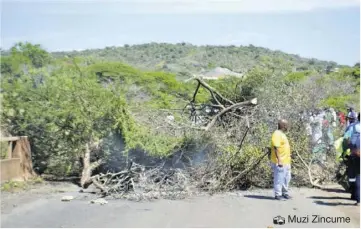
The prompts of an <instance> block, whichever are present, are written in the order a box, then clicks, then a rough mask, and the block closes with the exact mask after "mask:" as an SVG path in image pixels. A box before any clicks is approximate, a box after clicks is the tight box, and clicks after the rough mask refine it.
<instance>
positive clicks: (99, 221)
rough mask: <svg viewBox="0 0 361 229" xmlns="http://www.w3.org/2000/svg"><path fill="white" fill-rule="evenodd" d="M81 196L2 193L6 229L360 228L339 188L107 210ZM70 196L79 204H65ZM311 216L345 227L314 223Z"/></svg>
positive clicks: (68, 190)
mask: <svg viewBox="0 0 361 229" xmlns="http://www.w3.org/2000/svg"><path fill="white" fill-rule="evenodd" d="M58 186H59V187H60V185H58ZM58 186H57V188H59V187H58ZM78 191H79V190H78V188H77V187H75V186H71V185H68V186H66V187H65V189H64V188H63V190H60V189H59V190H58V191H55V192H49V191H48V190H47V188H41V189H39V188H38V189H37V190H31V191H27V192H22V193H15V194H10V193H2V198H1V227H117V228H119V227H261V228H266V227H291V228H294V227H321V228H327V227H331V228H332V227H357V228H359V227H360V207H357V206H354V202H353V201H350V200H349V199H348V197H349V195H347V194H345V193H343V192H342V190H341V189H337V188H336V189H334V188H332V189H330V190H328V191H321V190H316V189H307V188H301V189H298V188H297V189H296V188H295V189H293V190H291V193H292V195H293V199H292V200H288V201H275V200H273V198H272V196H273V194H272V190H252V191H240V192H233V193H225V194H218V195H214V196H208V195H203V196H198V197H192V198H189V199H185V200H154V201H152V202H131V201H126V200H108V204H105V205H96V204H90V203H89V201H90V200H91V199H94V198H95V197H94V196H93V195H91V194H87V193H79V192H78ZM65 195H72V196H74V197H75V199H74V200H72V201H70V202H62V201H61V198H62V197H63V196H65ZM312 215H319V216H321V217H333V219H335V217H338V220H344V221H345V222H344V223H312V220H313V217H312ZM276 216H281V217H285V220H286V223H285V225H274V224H273V218H274V217H276ZM288 216H290V217H291V218H292V217H294V216H296V217H307V216H308V221H309V222H308V223H292V222H289V221H288ZM347 217H349V221H347ZM330 219H331V218H330Z"/></svg>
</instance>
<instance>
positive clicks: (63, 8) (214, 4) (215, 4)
mask: <svg viewBox="0 0 361 229" xmlns="http://www.w3.org/2000/svg"><path fill="white" fill-rule="evenodd" d="M3 1H5V2H6V3H7V4H9V3H10V4H11V3H16V2H17V3H19V2H20V3H30V4H32V5H33V4H34V3H40V4H39V10H40V11H42V13H46V14H99V13H102V14H104V13H107V14H111V13H170V14H176V13H180V14H186V13H265V12H290V11H291V12H292V11H312V10H317V9H337V8H343V7H359V6H360V1H359V0H76V1H73V0H28V1H27V0H11V1H10V0H3ZM24 9H25V10H26V8H24ZM45 9H46V10H45Z"/></svg>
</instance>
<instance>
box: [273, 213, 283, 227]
mask: <svg viewBox="0 0 361 229" xmlns="http://www.w3.org/2000/svg"><path fill="white" fill-rule="evenodd" d="M285 223H286V219H285V218H284V217H282V216H280V215H279V216H276V217H274V218H273V224H276V225H283V224H285Z"/></svg>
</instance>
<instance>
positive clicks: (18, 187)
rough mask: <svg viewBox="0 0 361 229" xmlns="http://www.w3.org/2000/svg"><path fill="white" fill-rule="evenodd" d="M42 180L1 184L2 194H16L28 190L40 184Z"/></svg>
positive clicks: (38, 178) (34, 179)
mask: <svg viewBox="0 0 361 229" xmlns="http://www.w3.org/2000/svg"><path fill="white" fill-rule="evenodd" d="M43 182H44V180H43V179H42V178H41V177H35V178H32V179H30V180H28V181H7V182H5V183H3V184H1V188H0V190H1V191H2V192H17V191H24V190H28V189H30V188H31V187H32V186H33V185H36V184H41V183H43Z"/></svg>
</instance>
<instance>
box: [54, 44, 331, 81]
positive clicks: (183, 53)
mask: <svg viewBox="0 0 361 229" xmlns="http://www.w3.org/2000/svg"><path fill="white" fill-rule="evenodd" d="M53 56H55V57H64V56H68V57H73V56H82V57H86V58H90V59H92V58H94V59H97V60H99V59H102V60H106V61H120V62H124V63H127V64H129V65H131V66H133V67H137V68H140V69H143V70H157V71H160V70H161V71H167V72H175V73H181V74H178V75H182V74H185V75H188V74H199V73H207V72H209V71H213V70H214V69H215V68H217V67H222V68H227V69H229V70H231V71H234V72H237V73H241V74H242V73H245V72H247V71H249V70H250V69H252V68H254V67H255V66H257V67H261V68H268V69H269V68H275V69H282V71H299V70H317V71H323V70H324V69H326V68H327V67H336V66H337V64H336V63H335V62H328V61H321V60H317V59H307V58H302V57H300V56H298V55H293V54H287V53H284V52H281V51H272V50H270V49H267V48H262V47H255V46H253V45H249V46H210V45H206V46H195V45H192V44H188V43H179V44H167V43H150V44H141V45H132V46H129V45H124V46H123V47H106V48H105V49H90V50H84V51H71V52H54V53H53Z"/></svg>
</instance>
